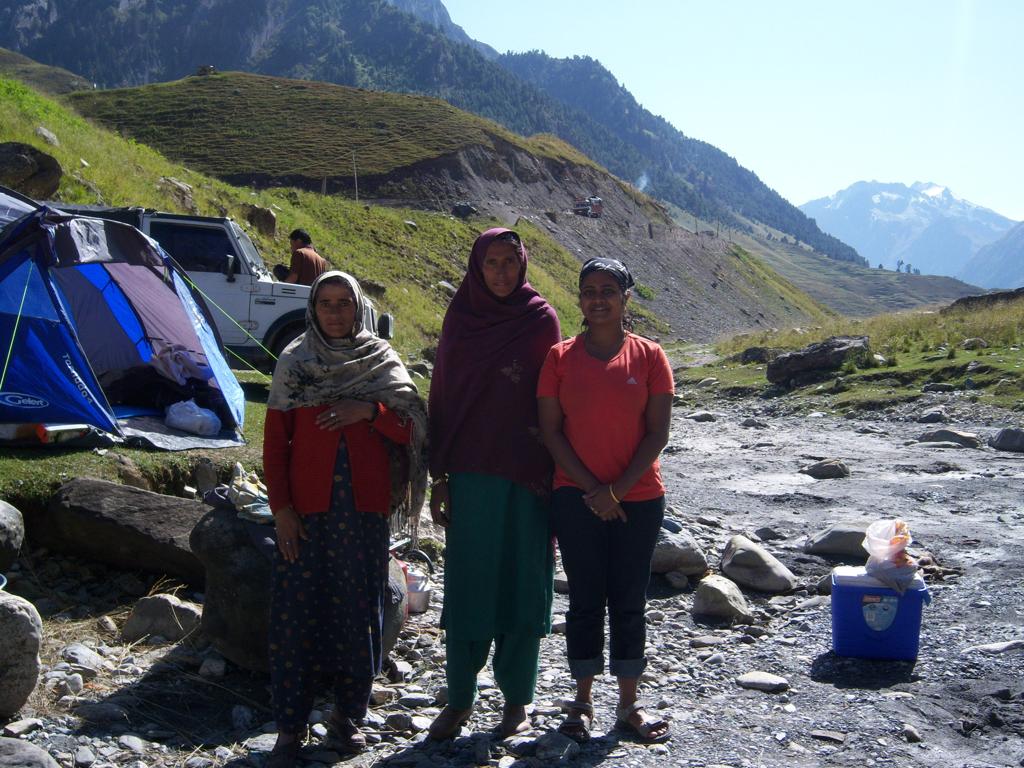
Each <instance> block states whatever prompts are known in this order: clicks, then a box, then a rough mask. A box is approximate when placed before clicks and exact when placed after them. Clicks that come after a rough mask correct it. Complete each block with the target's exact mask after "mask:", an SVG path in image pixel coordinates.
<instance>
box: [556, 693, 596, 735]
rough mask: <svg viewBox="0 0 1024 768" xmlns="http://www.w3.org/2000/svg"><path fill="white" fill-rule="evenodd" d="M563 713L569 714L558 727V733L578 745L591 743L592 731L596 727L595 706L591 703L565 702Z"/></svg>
mask: <svg viewBox="0 0 1024 768" xmlns="http://www.w3.org/2000/svg"><path fill="white" fill-rule="evenodd" d="M562 711H563V712H566V713H567V714H566V716H565V719H564V720H563V721H562V724H561V725H559V726H558V732H559V733H560V734H562V735H563V736H567V737H568V738H570V739H572V740H573V741H575V742H576V743H577V744H586V743H587V742H588V741H590V729H591V728H592V727H593V726H594V705H593V704H591V703H590V702H589V701H563V702H562Z"/></svg>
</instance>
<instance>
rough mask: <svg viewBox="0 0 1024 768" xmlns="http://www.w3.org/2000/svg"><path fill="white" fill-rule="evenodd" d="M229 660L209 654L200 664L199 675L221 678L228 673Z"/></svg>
mask: <svg viewBox="0 0 1024 768" xmlns="http://www.w3.org/2000/svg"><path fill="white" fill-rule="evenodd" d="M227 667H228V665H227V662H226V661H225V660H224V659H221V658H219V657H217V656H208V657H207V658H205V659H203V663H202V664H200V665H199V676H200V677H205V678H209V679H211V680H219V679H220V678H222V677H224V675H225V674H227Z"/></svg>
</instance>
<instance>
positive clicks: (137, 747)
mask: <svg viewBox="0 0 1024 768" xmlns="http://www.w3.org/2000/svg"><path fill="white" fill-rule="evenodd" d="M117 743H118V744H120V745H121V746H122V747H124V748H125V749H127V750H130V751H132V752H135V753H136V754H139V755H141V754H142V753H143V752H145V751H146V742H144V741H143V740H142V739H140V738H139V737H138V736H132V735H131V734H125V735H124V736H120V737H119V738H118V739H117Z"/></svg>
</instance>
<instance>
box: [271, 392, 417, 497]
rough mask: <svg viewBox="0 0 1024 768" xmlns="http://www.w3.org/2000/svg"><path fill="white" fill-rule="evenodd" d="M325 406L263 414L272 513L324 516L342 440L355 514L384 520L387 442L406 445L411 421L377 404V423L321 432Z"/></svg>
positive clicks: (388, 482)
mask: <svg viewBox="0 0 1024 768" xmlns="http://www.w3.org/2000/svg"><path fill="white" fill-rule="evenodd" d="M328 407H329V406H327V405H321V406H316V407H308V408H294V409H292V410H289V411H278V410H275V409H272V408H268V409H267V420H266V423H265V424H264V427H263V473H264V475H265V476H266V483H267V495H268V496H269V497H270V509H271V510H272V511H275V512H276V511H279V510H281V509H284V508H285V507H288V506H291V507H292V509H294V510H295V511H296V512H298V513H299V514H300V515H312V514H316V513H318V512H326V511H327V508H328V507H329V506H330V503H331V486H332V484H333V478H334V461H335V457H336V456H337V454H338V443H339V441H340V440H341V437H342V435H344V436H345V442H346V443H347V444H348V456H349V468H350V469H351V472H352V491H353V495H354V497H355V505H356V509H357V510H359V511H360V512H375V513H377V514H381V515H387V514H388V512H389V511H390V508H391V466H390V461H389V457H388V446H387V443H386V442H385V440H390V441H391V442H392V443H397V444H399V445H408V444H409V441H410V440H411V439H412V420H411V419H405V418H402V417H400V416H399V415H398V414H397V413H395V412H394V411H391V410H388V409H387V408H385V407H384V406H383V405H381V404H380V403H378V404H377V417H376V418H375V419H374V420H373V422H372V423H371V422H370V421H367V420H365V419H363V420H361V421H357V422H356V423H355V424H350V425H348V426H347V427H343V428H341V429H335V430H329V429H321V428H320V427H318V426H317V425H316V417H317V416H318V415H320V414H321V413H323V412H324V411H326V410H327V409H328Z"/></svg>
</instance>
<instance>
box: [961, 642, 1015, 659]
mask: <svg viewBox="0 0 1024 768" xmlns="http://www.w3.org/2000/svg"><path fill="white" fill-rule="evenodd" d="M1021 649H1024V638H1019V639H1016V640H1007V641H1006V642H1004V643H987V644H985V645H972V646H971V647H970V648H964V650H963V652H964V653H971V652H974V651H977V652H978V653H984V654H986V655H988V656H995V655H997V654H1000V653H1007V652H1009V651H1018V650H1021Z"/></svg>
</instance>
